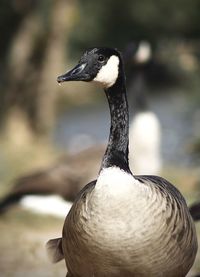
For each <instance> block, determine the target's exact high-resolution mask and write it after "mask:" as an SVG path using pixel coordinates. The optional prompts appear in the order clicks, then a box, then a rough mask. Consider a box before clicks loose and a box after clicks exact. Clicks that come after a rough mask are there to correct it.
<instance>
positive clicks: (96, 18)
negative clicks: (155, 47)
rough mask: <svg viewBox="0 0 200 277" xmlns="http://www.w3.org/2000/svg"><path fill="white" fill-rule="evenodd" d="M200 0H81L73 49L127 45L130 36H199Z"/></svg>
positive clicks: (74, 32)
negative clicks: (189, 0)
mask: <svg viewBox="0 0 200 277" xmlns="http://www.w3.org/2000/svg"><path fill="white" fill-rule="evenodd" d="M199 10H200V1H198V0H193V1H191V2H190V3H188V1H187V0H174V1H168V0H161V1H156V0H141V1H137V0H136V1H132V0H126V1H121V0H102V1H91V0H85V1H79V2H78V14H79V18H78V20H77V23H76V26H75V28H74V29H73V30H72V33H71V39H72V41H71V47H72V50H74V49H77V48H78V49H80V48H86V47H88V46H91V45H110V46H114V47H124V45H126V44H127V43H128V42H129V41H130V40H141V39H147V40H149V41H150V42H152V43H154V44H156V43H158V42H159V40H161V39H166V38H167V39H170V38H171V39H172V38H176V39H199V37H200V17H199Z"/></svg>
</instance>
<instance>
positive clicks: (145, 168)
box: [129, 111, 162, 175]
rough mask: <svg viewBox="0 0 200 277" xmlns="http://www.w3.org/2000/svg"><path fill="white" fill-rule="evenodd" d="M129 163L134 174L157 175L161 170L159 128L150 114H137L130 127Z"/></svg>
mask: <svg viewBox="0 0 200 277" xmlns="http://www.w3.org/2000/svg"><path fill="white" fill-rule="evenodd" d="M129 141H130V143H129V163H130V168H131V169H132V171H133V172H134V174H153V175H157V174H158V173H159V171H160V169H161V166H162V161H161V154H160V144H161V128H160V123H159V121H158V119H157V117H156V116H155V114H154V113H152V112H149V111H148V112H141V113H138V114H137V115H136V116H135V117H134V119H133V121H132V122H131V125H130V132H129Z"/></svg>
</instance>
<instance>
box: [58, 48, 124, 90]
mask: <svg viewBox="0 0 200 277" xmlns="http://www.w3.org/2000/svg"><path fill="white" fill-rule="evenodd" d="M120 66H121V55H120V53H119V52H118V51H117V50H116V49H113V48H107V47H99V48H97V47H95V48H92V49H89V50H87V51H86V52H85V53H84V54H83V55H82V57H81V59H80V61H79V63H78V65H76V66H75V67H74V68H73V69H72V70H70V71H68V72H67V73H66V74H64V75H61V76H59V77H58V78H57V81H58V82H59V83H61V82H65V81H85V82H90V81H94V82H98V83H100V84H101V85H102V86H103V87H105V88H109V87H111V86H113V85H114V84H115V82H116V80H117V78H118V76H119V68H120Z"/></svg>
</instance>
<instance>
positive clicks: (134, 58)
mask: <svg viewBox="0 0 200 277" xmlns="http://www.w3.org/2000/svg"><path fill="white" fill-rule="evenodd" d="M124 55H125V59H126V65H127V66H129V72H130V73H129V75H130V76H129V82H128V98H129V106H130V109H131V110H132V108H133V112H134V116H133V118H132V120H131V121H130V130H129V153H130V154H129V165H130V168H131V169H132V168H133V169H134V172H135V173H136V174H151V175H152V174H153V175H157V174H159V173H160V170H161V166H162V162H161V153H160V147H161V126H160V122H159V119H158V117H157V115H156V114H155V113H154V112H153V111H152V110H151V109H150V107H149V103H148V97H147V95H146V91H147V90H148V89H147V85H146V75H147V72H146V67H147V65H148V63H149V62H150V61H151V59H152V49H151V45H150V43H148V42H147V41H141V42H139V43H138V44H136V43H131V44H129V45H128V49H127V50H126V51H125V54H124ZM131 73H132V74H131ZM131 75H132V76H131ZM147 137H148V139H147Z"/></svg>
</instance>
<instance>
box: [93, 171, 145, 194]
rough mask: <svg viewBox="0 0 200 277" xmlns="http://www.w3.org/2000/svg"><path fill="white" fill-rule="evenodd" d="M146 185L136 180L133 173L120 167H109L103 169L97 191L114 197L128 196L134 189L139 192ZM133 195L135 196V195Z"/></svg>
mask: <svg viewBox="0 0 200 277" xmlns="http://www.w3.org/2000/svg"><path fill="white" fill-rule="evenodd" d="M141 189H146V186H144V185H143V184H141V183H140V182H139V181H138V180H136V179H135V178H134V177H133V176H132V175H131V174H129V173H127V172H125V171H123V170H121V169H120V168H119V167H109V168H105V169H103V170H102V171H101V173H100V175H99V177H98V179H97V183H96V186H95V190H96V191H101V192H102V193H103V194H105V195H112V196H114V197H119V198H123V197H128V198H129V196H130V195H129V193H130V192H132V191H133V190H134V191H135V193H136V194H137V191H138V192H139V191H140V190H141ZM131 197H134V196H133V195H132V196H131Z"/></svg>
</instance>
